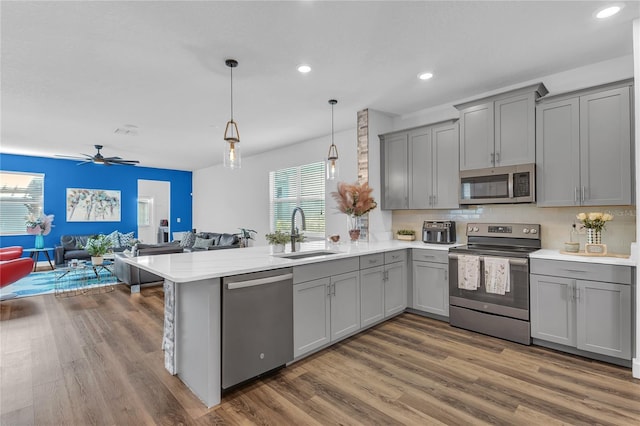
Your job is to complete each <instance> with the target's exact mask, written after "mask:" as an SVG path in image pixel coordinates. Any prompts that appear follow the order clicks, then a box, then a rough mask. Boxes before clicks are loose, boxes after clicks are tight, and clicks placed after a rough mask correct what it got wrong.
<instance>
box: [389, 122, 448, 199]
mask: <svg viewBox="0 0 640 426" xmlns="http://www.w3.org/2000/svg"><path fill="white" fill-rule="evenodd" d="M458 141H459V137H458V123H457V122H456V121H446V122H442V123H437V124H433V125H429V126H424V127H419V128H415V129H412V130H405V131H400V132H394V133H391V134H386V135H381V136H380V142H381V143H380V146H381V167H382V173H381V179H382V182H381V184H382V185H381V186H382V197H381V198H382V205H381V208H382V209H385V210H400V209H445V208H457V207H458V157H459V156H458V150H459V145H458Z"/></svg>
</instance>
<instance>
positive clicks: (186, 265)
mask: <svg viewBox="0 0 640 426" xmlns="http://www.w3.org/2000/svg"><path fill="white" fill-rule="evenodd" d="M302 246H303V249H302V252H301V253H304V254H307V253H309V252H318V251H321V250H325V249H326V250H328V251H332V252H335V253H332V254H327V255H318V256H312V257H306V258H300V259H287V258H284V257H282V256H281V255H271V254H270V252H269V247H265V246H263V247H250V248H244V249H241V250H218V251H215V252H214V251H202V252H195V253H179V254H166V255H157V256H142V257H135V258H127V259H126V262H127V263H130V264H131V265H134V266H137V267H139V268H142V269H144V270H147V271H149V272H153V273H154V274H157V275H160V276H161V277H163V278H164V279H165V283H164V288H165V330H164V342H163V348H164V349H165V367H166V368H167V370H169V372H171V373H172V374H177V375H178V376H179V377H180V379H181V380H182V381H183V382H184V383H185V384H186V385H187V386H188V387H189V388H190V389H191V390H192V391H193V392H194V393H195V394H196V395H197V396H198V397H199V398H200V399H201V400H202V401H203V402H204V403H205V404H206V405H207V406H208V407H212V406H215V405H217V404H219V403H220V398H221V383H222V382H221V335H222V327H221V306H222V305H221V302H222V300H221V284H222V278H224V277H229V276H234V275H239V274H248V273H254V272H262V271H270V270H277V269H282V268H292V267H293V270H294V281H295V279H296V278H295V275H296V272H297V271H300V275H302V274H304V275H306V274H307V273H308V272H307V271H308V270H309V269H308V267H311V269H312V270H314V272H316V273H317V271H319V270H324V269H327V272H326V275H327V276H329V275H335V274H336V273H338V272H336V270H334V266H335V265H336V263H335V262H336V261H337V262H348V263H350V264H351V265H354V264H355V268H356V269H359V268H361V267H363V266H359V265H361V263H362V262H364V261H366V262H367V263H369V262H374V261H375V260H376V257H380V258H381V259H383V258H384V254H385V253H386V254H387V255H389V254H390V253H398V252H399V253H403V254H404V256H406V253H407V249H410V248H422V249H431V250H439V251H441V252H443V254H445V252H446V251H447V250H448V249H449V247H451V245H442V244H425V243H423V242H400V241H395V240H394V241H386V242H376V243H362V242H359V243H358V244H340V245H327V246H326V247H325V243H324V242H310V243H303V245H302ZM285 255H287V253H285ZM445 256H446V254H445ZM388 257H389V258H390V257H391V256H388ZM402 261H403V262H404V261H406V258H402ZM323 262H327V263H328V264H327V265H326V268H324V265H321V263H323ZM329 262H331V263H330V264H329ZM303 265H304V268H307V269H303V268H298V267H303ZM338 265H340V263H338ZM367 266H368V265H367ZM383 266H384V265H383ZM406 271H407V268H406V264H403V268H402V275H401V277H402V279H403V281H404V282H403V283H402V289H403V292H401V293H400V296H398V297H397V298H400V299H403V300H401V301H400V305H399V306H397V308H398V309H394V310H390V311H389V312H390V313H393V314H394V315H395V314H398V313H401V312H402V311H404V308H405V307H406V299H407V297H406V282H407V278H406V277H407V272H406ZM351 273H354V271H352V272H351ZM334 292H335V287H334ZM358 306H359V304H358ZM383 318H384V315H383V316H382V317H381V319H380V320H378V321H372V322H371V323H367V326H369V325H373V324H375V323H378V322H380V321H381V320H382V319H383ZM358 320H359V319H358ZM358 324H359V321H358ZM360 329H361V328H360V327H358V328H357V329H355V330H353V331H349V332H347V333H345V334H344V335H343V336H342V337H347V336H348V335H351V334H355V333H357V332H358V331H359V330H360ZM332 340H333V339H332ZM327 345H328V343H327V344H326V345H322V347H324V346H327ZM296 356H297V354H296Z"/></svg>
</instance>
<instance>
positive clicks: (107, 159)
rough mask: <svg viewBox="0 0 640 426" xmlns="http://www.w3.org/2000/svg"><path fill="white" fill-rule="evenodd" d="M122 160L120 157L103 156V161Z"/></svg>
mask: <svg viewBox="0 0 640 426" xmlns="http://www.w3.org/2000/svg"><path fill="white" fill-rule="evenodd" d="M117 160H122V158H120V157H104V161H117Z"/></svg>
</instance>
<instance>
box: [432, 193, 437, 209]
mask: <svg viewBox="0 0 640 426" xmlns="http://www.w3.org/2000/svg"><path fill="white" fill-rule="evenodd" d="M436 204H438V196H437V195H433V204H432V206H433V207H435V206H436Z"/></svg>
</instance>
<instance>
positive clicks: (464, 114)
mask: <svg viewBox="0 0 640 426" xmlns="http://www.w3.org/2000/svg"><path fill="white" fill-rule="evenodd" d="M493 130H494V122H493V102H488V103H485V104H480V105H475V106H472V107H469V108H466V109H463V110H462V111H460V170H473V169H484V168H487V167H493V159H494V154H495V152H494V148H493V137H494V131H493Z"/></svg>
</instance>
